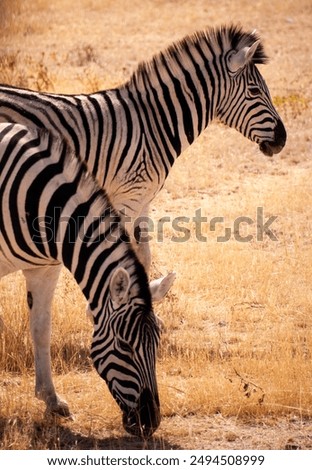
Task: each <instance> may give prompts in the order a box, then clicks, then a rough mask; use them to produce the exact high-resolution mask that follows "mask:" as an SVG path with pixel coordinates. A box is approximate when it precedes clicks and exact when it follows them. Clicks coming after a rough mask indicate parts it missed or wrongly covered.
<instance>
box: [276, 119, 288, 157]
mask: <svg viewBox="0 0 312 470" xmlns="http://www.w3.org/2000/svg"><path fill="white" fill-rule="evenodd" d="M274 137H275V141H274V146H275V147H277V148H280V150H279V151H281V150H282V148H283V147H284V145H285V143H286V139H287V134H286V129H285V127H284V124H283V123H282V121H281V120H280V119H279V120H278V121H277V124H276V127H275V130H274ZM274 153H278V152H274Z"/></svg>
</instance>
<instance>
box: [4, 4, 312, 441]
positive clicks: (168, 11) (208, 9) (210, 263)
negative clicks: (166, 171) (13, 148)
mask: <svg viewBox="0 0 312 470" xmlns="http://www.w3.org/2000/svg"><path fill="white" fill-rule="evenodd" d="M2 4H3V6H5V7H6V10H5V11H6V14H5V15H4V16H3V18H2V25H1V31H2V37H1V46H0V49H1V51H0V55H1V67H0V81H1V82H7V83H11V84H13V85H18V86H27V87H33V88H37V89H40V90H50V91H55V92H80V91H81V92H90V91H94V90H96V89H99V88H104V87H110V86H115V85H117V84H119V83H121V82H122V81H123V80H124V79H126V78H127V77H129V74H130V73H131V71H132V70H133V69H134V68H135V67H136V65H137V63H138V62H139V61H141V60H143V59H146V58H149V57H151V56H152V54H153V53H155V52H156V51H158V50H159V49H161V48H163V47H164V46H166V45H168V44H169V43H170V42H171V41H172V40H173V39H175V38H180V37H182V36H183V35H185V34H187V33H189V32H192V31H194V29H200V28H202V27H205V26H206V25H208V24H209V25H215V24H220V23H224V22H225V19H226V21H234V22H240V23H241V24H242V25H243V26H244V27H246V28H254V27H256V28H257V29H258V30H259V32H260V34H261V35H262V36H263V37H264V40H265V45H266V48H267V50H268V53H269V55H270V56H271V57H272V59H271V62H270V64H269V65H267V66H263V67H262V68H261V70H262V72H263V74H264V76H265V78H266V80H267V83H268V85H269V87H270V90H271V93H272V97H273V100H274V102H275V104H276V106H277V108H278V109H279V111H280V113H281V115H282V117H283V120H284V122H285V125H286V128H287V131H288V142H287V147H286V148H285V149H284V150H283V152H282V153H281V155H278V156H275V157H274V158H272V159H268V158H265V157H264V156H263V155H262V154H260V152H259V151H258V150H257V149H256V148H255V145H254V144H252V143H251V142H248V141H246V140H245V139H244V138H243V137H242V136H240V135H239V134H237V133H236V132H234V131H232V130H229V129H227V128H225V127H223V126H220V125H218V124H214V125H212V126H211V127H210V128H209V129H208V130H207V131H206V132H205V133H204V134H203V135H202V136H201V137H200V138H199V139H198V141H197V142H196V143H195V144H194V145H193V146H192V147H191V148H190V149H189V150H188V151H187V152H185V154H184V155H183V156H181V157H180V158H179V160H178V161H177V163H176V164H175V166H174V168H173V170H172V173H171V174H170V176H169V178H168V181H167V183H166V186H165V188H164V189H163V190H162V192H161V193H160V194H159V195H158V196H157V198H156V200H155V201H154V204H153V210H152V213H151V215H152V217H153V220H154V227H155V231H154V232H153V233H151V235H152V237H153V240H152V252H153V275H155V276H156V275H159V274H166V272H167V271H170V270H174V271H176V272H177V281H176V283H175V285H174V287H173V289H172V291H171V292H170V294H169V295H168V297H167V298H166V300H165V301H164V302H163V303H162V304H161V305H157V306H155V307H156V310H157V313H158V314H159V315H160V316H161V317H162V318H163V320H164V322H165V325H166V331H165V332H164V334H163V337H162V342H161V348H160V352H159V359H158V382H159V389H160V398H161V407H162V414H163V417H164V420H163V423H162V425H161V427H160V429H159V431H157V433H156V437H155V439H156V440H155V441H153V442H154V444H150V445H151V446H153V445H155V446H156V445H157V446H158V447H164V448H165V447H166V446H175V445H176V444H177V443H178V442H184V445H188V444H185V441H183V439H184V438H185V439H186V437H187V436H188V438H189V439H190V442H191V444H189V446H190V448H196V446H198V448H201V446H203V445H207V444H205V443H204V444H203V442H202V441H201V442H198V441H196V439H193V437H194V436H195V435H196V432H195V431H194V430H193V431H190V429H195V427H196V419H201V418H203V419H204V418H205V417H208V416H211V417H215V419H216V422H219V424H220V416H222V417H224V418H229V419H230V418H231V417H235V419H236V420H246V419H250V420H254V421H257V420H264V419H266V420H269V419H281V418H282V417H285V416H287V419H289V420H292V419H299V420H304V419H309V418H311V416H312V387H311V380H312V366H311V354H312V333H311V332H312V328H311V327H312V321H311V310H312V293H311V292H312V291H311V281H312V267H311V258H312V244H311V232H312V230H311V229H312V226H311V225H312V223H311V217H312V214H311V207H312V192H311V178H312V164H311V148H312V144H311V128H312V119H311V112H310V109H311V97H312V92H311V91H312V90H311V86H312V85H311V83H312V76H311V75H312V73H311V64H310V62H309V58H308V57H309V56H308V54H309V53H308V49H307V47H306V45H307V44H311V40H312V33H311V28H310V24H311V5H310V2H309V1H308V0H306V1H305V0H304V1H301V2H297V1H296V2H295V1H291V0H289V1H279V0H277V1H275V2H271V1H269V0H264V1H262V2H249V1H247V0H246V1H245V0H240V1H239V2H231V1H221V2H220V1H218V2H217V1H211V2H204V1H196V0H187V1H185V2H181V3H180V2H179V6H177V3H176V2H169V1H168V2H167V1H156V0H155V1H152V0H148V1H146V2H144V6H143V4H142V3H141V2H140V1H134V2H132V3H131V7H130V4H129V6H128V7H127V6H126V2H123V1H122V0H119V1H105V2H102V1H100V0H98V1H96V0H80V1H79V2H73V1H71V0H63V1H61V0H57V1H54V2H52V3H51V2H48V1H47V0H33V1H32V2H19V1H17V0H16V1H14V2H10V1H5V2H3V1H2ZM238 4H239V8H238V7H237V5H238ZM73 5H78V6H75V7H73ZM199 208H200V209H201V215H202V217H206V219H207V220H206V221H205V222H204V223H202V225H201V227H200V230H201V232H200V234H201V236H202V237H205V241H199V240H198V236H197V237H196V225H195V222H194V221H193V220H192V218H193V217H194V216H195V214H196V210H198V209H199ZM257 208H263V214H264V215H263V216H264V221H266V220H267V219H268V218H269V217H271V216H274V217H276V219H274V221H273V223H272V225H271V226H270V228H271V229H272V230H273V231H274V234H275V236H276V238H277V240H276V241H273V240H271V239H270V238H269V237H268V236H266V235H264V236H263V239H262V240H257V239H256V233H257V227H256V222H253V223H251V224H245V225H241V226H240V233H239V234H240V235H241V236H243V237H246V236H248V235H252V237H253V238H252V240H251V241H248V242H244V243H243V242H239V241H237V239H235V234H234V233H233V232H234V224H235V220H237V218H239V217H249V218H250V220H252V221H255V220H256V214H257ZM258 210H259V209H258ZM164 216H169V217H170V218H171V220H172V219H174V218H175V217H188V219H183V223H182V222H181V223H180V226H183V227H184V228H186V229H187V230H188V231H189V232H188V238H189V239H188V241H187V242H183V243H179V242H178V241H177V238H178V237H181V236H183V235H184V234H185V233H186V232H183V233H182V232H181V231H180V232H179V231H177V230H174V228H173V227H172V225H171V224H169V223H168V224H165V225H164V230H163V235H164V236H163V241H162V242H160V241H159V239H157V233H156V228H157V224H158V221H159V219H160V218H161V217H164ZM213 217H223V218H224V221H223V222H220V223H218V224H217V225H216V226H215V230H212V229H211V226H210V221H211V220H212V219H213ZM226 228H228V229H231V238H230V240H229V241H227V242H223V243H221V242H218V241H217V237H222V236H223V235H224V233H225V229H226ZM197 229H198V227H197ZM197 235H198V233H197ZM159 236H160V235H159V234H158V237H159ZM0 291H1V296H0V339H1V343H0V368H1V370H2V371H3V372H2V373H1V375H0V382H1V384H2V387H1V388H0V448H5V449H9V448H10V449H12V448H13V449H17V448H83V447H87V448H96V447H101V448H104V447H106V448H110V447H114V448H116V447H117V448H118V447H119V448H121V447H126V448H133V447H134V446H140V444H138V443H136V442H134V441H133V440H132V441H129V442H128V441H127V439H126V438H125V436H124V433H123V431H122V428H121V420H120V413H119V410H118V407H117V405H116V404H115V403H114V401H113V399H112V398H111V396H110V394H109V393H108V391H107V390H106V386H105V384H104V383H103V382H102V381H101V379H100V378H99V377H98V376H97V374H96V372H95V371H93V369H92V366H91V363H90V360H89V358H88V348H89V343H90V340H91V326H90V324H89V322H88V320H87V319H86V317H85V300H84V299H83V297H82V295H81V293H80V292H79V290H78V288H77V286H76V285H75V283H74V281H73V280H72V278H71V276H70V275H69V274H68V273H67V272H65V270H64V272H63V274H62V278H61V280H60V283H59V285H58V289H57V293H56V296H55V299H54V305H53V310H54V313H53V315H54V317H53V338H52V356H53V367H54V376H55V382H56V386H57V389H58V391H59V392H60V393H61V394H62V395H63V396H64V397H65V398H66V400H67V401H68V402H69V405H70V407H71V410H72V411H73V413H74V414H75V417H76V420H75V422H70V423H65V424H64V423H63V422H58V421H55V422H51V421H49V422H46V420H45V419H44V418H43V412H44V405H43V404H42V403H41V402H38V401H37V400H36V399H35V398H34V396H33V394H34V391H33V381H34V370H33V358H32V348H31V341H30V335H29V332H28V314H27V309H26V302H25V287H24V281H23V278H22V276H21V275H19V274H14V275H11V276H8V277H7V278H3V279H2V280H1V281H0ZM190 417H191V419H193V421H192V423H193V425H192V426H195V427H194V428H190V427H189V426H190V425H186V424H185V423H186V422H189V421H187V420H188V419H190ZM177 418H179V419H181V421H179V422H178V423H180V424H179V425H177V421H174V420H175V419H177ZM183 420H184V421H183ZM218 420H219V421H218ZM183 423H184V424H183ZM169 437H170V438H169ZM227 437H228V439H225V441H226V440H228V441H230V443H228V445H229V446H230V447H231V446H232V445H233V443H232V437H231V436H230V435H228V436H227ZM121 438H122V439H123V440H122V441H121ZM179 439H180V441H179ZM192 439H193V440H192ZM168 440H169V444H168V442H167V441H168ZM155 442H156V443H157V444H155ZM181 445H182V444H181ZM208 445H209V444H208ZM257 445H259V446H260V448H261V445H264V444H263V441H262V444H261V443H260V444H257ZM305 445H307V444H305Z"/></svg>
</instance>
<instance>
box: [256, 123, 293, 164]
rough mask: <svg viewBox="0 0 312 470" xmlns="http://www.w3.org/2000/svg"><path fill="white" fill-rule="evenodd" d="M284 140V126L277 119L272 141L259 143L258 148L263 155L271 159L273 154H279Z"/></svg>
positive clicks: (285, 136)
mask: <svg viewBox="0 0 312 470" xmlns="http://www.w3.org/2000/svg"><path fill="white" fill-rule="evenodd" d="M286 138H287V135H286V130H285V127H284V124H283V123H282V121H281V120H280V119H278V121H277V123H276V126H275V129H274V141H271V140H270V141H268V140H265V141H263V142H261V143H260V145H259V148H260V150H261V152H262V153H263V154H264V155H266V156H268V157H272V156H273V155H274V154H275V153H279V152H280V151H281V150H282V149H283V147H284V145H285V143H286Z"/></svg>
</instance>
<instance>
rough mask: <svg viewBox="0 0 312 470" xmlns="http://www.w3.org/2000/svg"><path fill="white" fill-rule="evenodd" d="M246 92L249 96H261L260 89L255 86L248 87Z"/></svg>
mask: <svg viewBox="0 0 312 470" xmlns="http://www.w3.org/2000/svg"><path fill="white" fill-rule="evenodd" d="M248 91H249V94H250V95H251V96H259V95H261V90H260V88H259V87H257V86H250V87H249V88H248Z"/></svg>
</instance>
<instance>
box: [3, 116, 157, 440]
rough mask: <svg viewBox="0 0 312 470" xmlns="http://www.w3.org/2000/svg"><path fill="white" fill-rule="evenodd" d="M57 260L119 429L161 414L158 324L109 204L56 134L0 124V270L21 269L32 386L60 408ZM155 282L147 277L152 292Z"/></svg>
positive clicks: (140, 430)
mask: <svg viewBox="0 0 312 470" xmlns="http://www.w3.org/2000/svg"><path fill="white" fill-rule="evenodd" d="M61 263H63V264H64V265H65V266H66V267H67V268H68V269H69V270H70V271H71V273H72V274H73V276H74V277H75V279H76V281H77V283H78V284H79V286H80V288H81V290H82V292H83V293H84V295H85V297H86V298H87V299H88V301H89V308H90V310H91V313H92V316H93V323H94V333H93V341H92V347H91V357H92V360H93V363H94V366H95V368H96V370H97V371H98V373H99V374H100V376H101V377H102V378H103V379H104V380H105V381H106V383H107V385H108V387H109V390H110V392H111V393H112V395H113V397H114V398H115V400H116V401H117V403H118V405H119V406H120V408H121V410H122V412H123V425H124V427H125V429H126V430H127V431H128V432H130V433H132V434H136V435H143V436H149V435H150V434H152V432H153V431H154V430H155V429H156V428H157V427H158V425H159V423H160V412H159V399H158V392H157V383H156V373H155V360H156V351H157V346H158V341H159V326H158V323H157V321H156V317H155V315H154V313H153V310H152V299H151V292H150V289H149V286H148V279H147V275H146V273H145V270H144V268H143V266H142V265H141V263H140V262H139V261H138V259H137V257H136V255H135V253H134V252H133V250H132V248H131V244H130V243H129V237H128V235H127V233H126V232H125V230H124V229H123V227H122V224H121V220H120V217H119V215H118V214H117V212H116V211H115V210H114V209H113V208H112V206H111V205H110V202H109V199H108V198H107V196H106V194H105V193H104V191H103V190H102V189H101V188H100V187H98V185H97V184H96V182H95V180H94V179H93V177H92V176H91V175H90V174H89V173H88V172H87V170H86V167H85V165H84V164H83V163H81V161H80V160H79V159H78V158H76V157H74V156H73V151H72V149H71V148H70V147H69V146H68V145H67V144H66V143H65V141H64V140H63V139H59V138H57V137H54V136H52V135H51V133H49V132H48V131H44V130H36V129H33V130H28V129H27V128H26V127H25V126H22V125H19V124H11V123H3V124H0V277H2V276H5V275H6V274H8V273H11V272H14V271H17V270H20V269H21V270H22V271H23V273H24V275H25V278H26V284H27V291H28V295H27V300H28V306H29V310H30V327H31V333H32V339H33V342H34V353H35V370H36V395H37V396H38V397H39V398H41V399H42V400H44V401H45V403H46V405H47V408H48V409H49V410H51V411H53V412H55V413H58V414H62V415H69V409H68V406H67V403H66V402H64V401H62V400H61V399H60V398H59V397H58V395H57V394H56V392H55V388H54V385H53V382H52V375H51V360H50V330H51V318H50V314H51V301H52V296H53V292H54V289H55V285H56V282H57V279H58V275H59V271H60V269H61V266H62V264H61ZM159 288H160V291H161V289H162V288H163V287H162V286H158V285H156V284H155V283H154V285H153V288H152V289H151V290H152V291H153V292H152V293H153V294H154V295H155V296H156V297H158V300H159V296H160V295H161V292H159Z"/></svg>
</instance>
